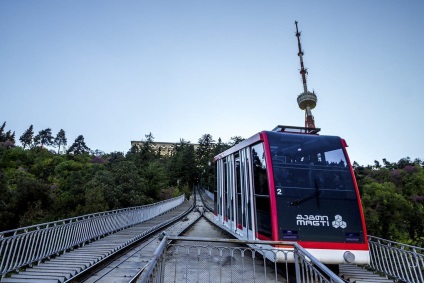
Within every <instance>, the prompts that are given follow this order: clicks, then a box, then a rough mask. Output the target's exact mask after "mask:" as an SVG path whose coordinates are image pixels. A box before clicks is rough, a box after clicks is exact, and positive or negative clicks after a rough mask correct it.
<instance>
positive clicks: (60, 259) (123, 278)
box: [0, 198, 201, 283]
mask: <svg viewBox="0 0 424 283" xmlns="http://www.w3.org/2000/svg"><path fill="white" fill-rule="evenodd" d="M195 205H196V198H194V199H192V200H191V201H184V202H183V203H182V204H181V205H179V206H177V207H176V208H174V209H171V210H170V211H168V212H166V213H163V214H161V215H159V216H156V217H154V218H153V219H150V220H148V221H145V222H143V223H140V224H138V225H134V226H132V227H129V228H126V229H122V230H120V231H117V232H115V233H112V234H110V235H106V236H104V237H100V238H99V239H96V240H94V241H92V242H89V243H84V245H81V246H77V247H73V248H71V249H69V250H68V251H66V252H64V253H61V254H57V255H53V256H50V257H49V258H47V259H45V260H42V261H40V262H38V264H30V265H27V266H25V267H23V268H20V269H19V272H12V273H9V275H8V276H4V277H3V278H1V280H0V282H13V283H14V282H35V283H38V282H40V283H41V282H47V283H50V282H51V283H53V282H132V281H135V280H136V277H137V274H138V273H140V271H141V270H142V266H144V265H145V264H146V263H147V262H148V261H149V260H150V258H151V256H152V254H153V252H154V250H155V249H156V247H157V244H158V242H159V241H160V239H159V238H160V237H161V233H163V232H162V231H163V230H164V229H167V232H166V233H169V234H170V235H175V236H177V235H179V234H180V233H181V232H182V231H184V230H185V229H187V227H189V226H190V225H192V224H193V223H194V222H195V221H196V220H197V219H198V218H199V217H200V216H201V213H200V212H199V211H198V210H196V209H195V207H196V206H195Z"/></svg>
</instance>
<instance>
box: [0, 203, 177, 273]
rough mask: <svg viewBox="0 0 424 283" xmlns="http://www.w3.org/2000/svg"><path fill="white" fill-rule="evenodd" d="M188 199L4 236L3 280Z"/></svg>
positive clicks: (0, 236) (0, 237)
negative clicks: (26, 267) (23, 268)
mask: <svg viewBox="0 0 424 283" xmlns="http://www.w3.org/2000/svg"><path fill="white" fill-rule="evenodd" d="M183 201H184V196H180V197H177V198H173V199H170V200H165V201H161V202H158V203H155V204H150V205H144V206H138V207H131V208H125V209H118V210H113V211H106V212H100V213H93V214H88V215H83V216H79V217H74V218H68V219H64V220H59V221H54V222H49V223H43V224H39V225H33V226H29V227H24V228H19V229H15V230H9V231H3V232H0V279H1V278H3V277H4V276H5V275H6V274H7V273H9V272H12V271H18V270H19V269H20V268H22V267H25V266H32V265H33V264H35V263H40V262H41V261H43V260H45V259H49V258H50V257H52V256H57V255H60V254H63V253H65V252H67V251H69V250H72V249H73V248H76V247H79V246H84V245H85V244H87V243H89V242H91V241H94V240H96V239H99V238H101V237H104V236H107V235H109V234H112V233H115V232H117V231H120V230H122V229H125V228H128V227H131V226H134V225H136V224H139V223H142V222H144V221H147V220H149V219H152V218H154V217H156V216H158V215H161V214H163V213H165V212H167V211H169V210H171V209H173V208H175V207H176V206H178V205H180V204H181V203H182V202H183Z"/></svg>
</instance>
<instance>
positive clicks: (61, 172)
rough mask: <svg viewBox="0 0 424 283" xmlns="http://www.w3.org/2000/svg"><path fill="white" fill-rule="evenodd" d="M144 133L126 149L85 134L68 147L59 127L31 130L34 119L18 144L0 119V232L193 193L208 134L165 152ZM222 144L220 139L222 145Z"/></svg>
mask: <svg viewBox="0 0 424 283" xmlns="http://www.w3.org/2000/svg"><path fill="white" fill-rule="evenodd" d="M145 138H146V139H145V140H143V141H144V143H143V145H142V146H141V147H137V146H134V147H133V148H131V149H130V150H129V151H128V152H127V153H126V154H124V153H122V152H112V153H108V154H105V153H104V152H102V151H100V150H94V151H93V150H91V149H90V148H89V147H88V146H87V145H86V144H85V142H84V137H83V136H82V135H80V136H78V137H77V138H76V139H75V141H74V143H73V144H71V145H70V146H69V148H67V150H66V144H67V138H66V134H65V131H64V130H63V129H61V130H60V131H59V132H58V133H57V135H56V138H54V137H53V134H52V130H51V129H50V128H47V129H44V130H40V131H39V132H38V134H35V135H34V127H33V125H31V126H30V127H29V128H28V130H26V131H25V132H24V133H23V134H22V136H21V137H20V139H19V141H20V142H21V145H22V146H17V145H16V144H15V133H14V132H13V133H12V131H6V123H3V124H2V125H1V127H0V231H4V230H9V229H14V228H17V227H23V226H29V225H33V224H38V223H42V222H48V221H52V220H58V219H63V218H69V217H73V216H78V215H83V214H88V213H93V212H99V211H106V210H112V209H118V208H124V207H131V206H138V205H143V204H148V203H152V202H156V201H159V200H163V199H168V198H171V197H175V196H178V195H181V194H183V193H186V194H190V192H191V188H192V187H193V185H194V184H195V183H202V184H206V183H207V182H209V180H208V177H207V176H206V175H207V173H208V172H212V169H211V166H210V165H209V162H208V161H211V160H212V157H213V155H214V153H215V151H216V146H215V145H214V144H212V142H213V139H212V137H211V136H210V135H204V136H203V137H201V138H200V139H199V143H200V145H201V146H200V147H199V150H198V151H196V150H195V148H194V145H193V144H191V143H190V142H186V141H184V140H181V141H180V143H178V144H176V145H175V147H174V151H173V152H172V153H171V155H166V156H163V155H161V154H160V152H158V151H157V150H155V149H154V137H153V135H152V134H151V133H150V134H148V135H146V136H145ZM227 147H228V145H226V144H223V143H221V144H220V148H221V149H225V148H227ZM53 148H56V149H55V150H53ZM212 148H213V150H212ZM199 157H201V159H198V158H199ZM199 160H200V161H199ZM205 170H207V172H206V171H205ZM209 179H210V178H209Z"/></svg>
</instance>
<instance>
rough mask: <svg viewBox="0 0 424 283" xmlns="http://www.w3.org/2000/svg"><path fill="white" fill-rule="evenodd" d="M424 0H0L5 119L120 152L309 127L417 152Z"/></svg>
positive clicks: (376, 155)
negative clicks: (303, 100)
mask: <svg viewBox="0 0 424 283" xmlns="http://www.w3.org/2000/svg"><path fill="white" fill-rule="evenodd" d="M423 15H424V1H420V0H416V1H399V0H396V1H393V0H373V1H356V0H355V1H339V0H334V1H256V0H255V1H251V0H243V1H241V0H231V1H227V0H213V1H206V0H205V1H199V0H192V1H185V0H179V1H175V0H168V1H165V0H163V1H161V0H158V1H150V0H149V1H147V0H134V1H117V0H116V1H106V0H96V1H94V0H73V1H57V0H50V1H46V0H40V1H32V0H31V1H23V0H22V1H12V0H9V1H6V0H0V123H2V122H3V121H6V122H7V129H11V130H15V131H16V139H17V140H19V137H20V136H21V135H22V133H23V132H24V131H25V130H26V129H27V128H28V127H29V125H31V124H33V125H34V130H35V132H36V133H38V131H40V130H42V129H45V128H48V127H49V128H51V129H52V131H53V134H54V135H56V133H57V132H58V131H59V130H60V129H62V128H63V129H64V130H65V132H66V135H67V137H68V146H69V145H71V144H72V143H73V141H74V140H75V138H76V137H77V136H78V135H83V136H84V138H85V141H86V143H87V145H88V146H89V147H90V148H91V149H101V150H103V151H105V152H111V151H124V152H126V151H128V149H129V148H130V141H131V140H141V139H144V138H145V137H144V135H145V134H148V133H149V132H152V133H153V135H154V137H155V140H156V141H166V142H178V141H179V139H180V138H184V139H185V140H187V141H191V142H192V143H196V142H197V141H198V139H199V138H200V137H201V136H202V135H203V134H206V133H209V134H211V135H212V136H213V138H214V139H215V140H217V139H218V138H219V137H221V138H222V140H223V141H224V142H226V141H229V140H230V137H232V136H242V137H244V138H248V137H250V136H251V135H253V134H255V133H256V132H259V131H261V130H271V129H273V128H274V127H275V126H276V125H278V124H283V125H299V126H303V124H304V113H303V111H301V110H300V109H299V108H298V106H297V103H296V97H297V95H298V94H299V93H300V92H301V91H302V84H301V79H300V75H299V68H300V67H299V58H298V56H297V42H296V37H295V25H294V21H295V20H298V21H299V28H300V30H301V31H302V38H301V40H302V45H303V49H304V51H305V57H304V61H305V65H306V67H307V68H308V70H309V76H308V87H309V89H310V90H315V92H316V93H317V95H318V105H317V107H316V108H315V109H314V110H313V114H314V116H315V121H316V126H317V127H320V128H322V131H321V134H325V135H339V136H341V137H343V138H345V139H346V141H347V143H348V145H349V148H348V151H349V154H350V158H351V161H352V162H353V161H357V162H358V163H359V164H363V165H367V164H373V162H374V160H379V161H381V159H382V158H387V159H388V160H389V161H391V162H395V161H398V160H399V159H400V158H403V157H407V156H409V157H410V158H412V159H414V158H417V157H419V158H423V159H424V150H423V145H422V144H423V138H424V134H423V127H422V126H423V125H422V124H423V122H424V117H423V109H422V100H423V99H424V98H423V97H424V96H423V87H422V83H421V82H422V81H423V80H424V76H423V74H424V72H423V68H424V55H423V52H424V48H423V43H424V16H423Z"/></svg>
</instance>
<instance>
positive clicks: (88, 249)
mask: <svg viewBox="0 0 424 283" xmlns="http://www.w3.org/2000/svg"><path fill="white" fill-rule="evenodd" d="M212 207H213V200H212V199H211V198H209V196H207V195H206V194H205V193H204V192H203V191H202V190H199V191H198V192H196V193H195V195H194V197H193V198H192V201H191V202H188V201H185V202H184V203H183V204H182V205H180V206H178V207H177V208H175V209H173V210H171V211H170V212H168V213H166V214H162V215H160V216H157V217H155V218H153V219H152V220H149V221H146V222H144V223H142V224H139V225H135V226H134V227H131V228H128V229H124V230H122V231H119V232H117V233H113V234H111V235H109V236H107V237H104V238H101V239H99V240H97V241H94V242H91V243H89V244H87V245H84V246H82V247H78V248H75V249H73V250H72V251H68V252H66V253H64V254H63V255H60V256H56V257H52V258H50V259H49V260H45V261H43V262H40V263H39V264H37V265H34V266H33V267H32V268H26V269H21V271H20V272H19V273H13V274H12V276H11V277H4V278H2V280H0V281H1V282H151V281H149V280H146V278H144V279H143V277H141V278H139V276H143V273H146V270H147V269H149V265H150V263H151V262H152V258H153V257H154V254H155V253H156V252H157V249H158V246H159V245H160V244H162V242H163V241H162V242H161V240H162V238H163V237H164V236H166V238H165V239H168V238H169V240H171V241H168V243H169V246H168V249H170V250H172V249H173V248H175V247H178V246H179V245H180V244H181V243H185V244H187V243H189V242H187V241H184V240H183V238H184V237H179V235H181V234H182V233H183V232H184V233H185V234H186V235H187V236H189V237H191V238H193V237H198V238H199V237H201V238H202V239H198V242H197V243H195V244H188V246H190V245H192V246H191V247H194V246H195V245H197V247H199V245H201V246H205V245H208V246H213V245H211V243H212V242H214V241H216V242H217V243H218V242H219V244H217V245H218V246H222V247H218V249H221V255H219V256H216V257H215V258H214V259H213V260H212V261H209V260H210V259H208V263H207V265H206V266H204V267H201V268H198V267H196V268H197V269H196V268H194V269H193V270H194V272H196V270H197V272H198V273H199V275H198V278H201V277H199V276H201V274H202V273H204V272H205V270H208V269H209V268H210V267H211V266H212V265H213V264H215V265H216V264H218V266H219V268H223V270H220V273H221V275H220V276H223V278H224V281H222V278H219V280H221V281H219V280H218V277H216V278H210V277H209V279H205V280H206V281H204V280H203V279H202V280H201V281H199V279H197V280H198V281H197V282H227V281H228V280H230V281H228V282H297V281H296V279H295V278H296V276H295V274H294V273H290V272H295V271H294V270H293V269H291V270H290V269H289V268H287V265H286V266H284V265H283V264H279V265H278V266H277V265H273V263H272V262H267V263H266V264H265V263H263V264H262V265H263V266H262V267H261V268H265V269H264V270H266V268H269V270H270V271H271V274H276V277H275V279H272V278H271V280H268V279H265V278H262V277H261V278H262V280H256V281H255V280H254V281H249V280H246V279H247V277H246V276H247V275H248V274H249V272H250V270H248V271H247V272H242V273H240V271H239V270H237V267H235V265H234V270H233V264H234V263H235V262H236V258H235V257H233V256H230V257H229V256H224V255H223V254H222V249H223V250H230V249H232V248H228V247H227V245H235V244H236V241H237V240H234V239H230V238H231V236H230V235H231V233H229V232H228V231H226V230H221V231H222V232H224V233H222V232H221V234H219V236H216V235H215V236H213V234H212V233H210V231H211V230H213V229H215V230H216V229H221V228H220V227H219V226H217V225H213V224H215V223H214V215H213V212H212V211H213V208H212ZM194 223H196V225H194ZM153 227H155V228H153ZM191 227H193V228H191ZM195 227H197V228H195ZM211 227H215V228H211ZM196 229H197V234H196V232H194V234H193V233H192V232H193V230H196ZM140 235H143V236H140ZM211 236H212V237H215V239H213V240H212V239H211V240H209V241H208V239H207V237H211ZM205 237H206V239H205ZM224 238H227V239H224ZM202 241H203V242H202ZM205 241H206V243H205ZM232 242H233V243H232ZM237 245H238V247H240V246H243V243H242V241H239V242H238V243H237ZM238 247H236V248H234V250H240V249H239V248H238ZM245 247H247V249H248V246H245ZM174 252H175V251H174ZM248 252H249V251H248ZM171 253H172V252H171ZM188 253H189V252H187V254H188ZM171 258H172V256H171ZM188 258H189V257H188V256H183V260H187V259H188ZM259 258H260V257H258V259H259ZM197 261H198V259H197ZM214 261H215V262H214ZM237 261H240V259H237ZM255 261H257V260H255ZM263 262H265V260H264V261H263ZM187 265H188V266H189V267H190V265H196V266H197V265H198V262H197V263H196V260H195V261H194V263H190V264H187V263H186V266H185V267H183V269H184V272H187ZM259 265H261V264H259ZM264 265H266V266H268V267H264ZM256 266H257V263H256ZM190 268H191V267H190ZM228 268H231V269H228ZM255 268H256V267H255ZM255 268H253V270H255ZM174 270H175V271H177V270H178V269H177V268H176V267H175V269H174ZM193 270H192V272H193ZM339 270H340V272H339V274H338V276H339V278H340V280H341V281H340V282H357V283H361V282H369V283H376V282H394V281H393V280H390V279H388V278H387V277H381V276H379V275H377V274H375V273H373V272H371V271H369V269H365V268H364V267H359V266H355V265H340V266H339ZM180 272H183V271H180ZM225 272H227V273H228V274H230V277H229V278H230V279H228V276H227V275H226V274H227V273H225ZM256 272H257V273H256V274H255V275H254V277H255V276H256V277H257V276H262V275H263V274H266V272H268V271H266V272H265V273H264V272H263V271H260V269H257V270H256ZM243 273H245V274H246V276H244V277H243V276H242V277H240V278H244V279H239V280H238V279H237V278H238V277H237V276H236V274H237V275H240V274H243ZM277 273H278V275H277ZM167 276H168V277H169V274H168V275H167ZM175 276H177V274H175ZM184 276H185V277H184V278H185V279H186V280H187V279H188V277H187V275H184ZM209 276H210V275H209ZM267 276H269V274H268V275H267ZM175 278H177V277H175ZM175 278H173V279H172V280H173V281H172V282H180V281H178V280H177V281H175V280H176V279H175ZM165 279H167V278H166V277H165ZM168 279H169V278H168ZM179 279H181V278H179ZM258 279H259V278H258ZM143 280H144V281H143ZM216 280H218V281H216ZM158 282H171V281H167V280H164V281H158ZM181 282H186V281H181ZM187 282H189V281H187ZM190 282H191V281H190ZM300 282H306V281H300ZM313 282H315V281H313ZM316 282H339V281H316ZM400 282H402V281H401V280H400ZM407 282H418V281H407Z"/></svg>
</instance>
